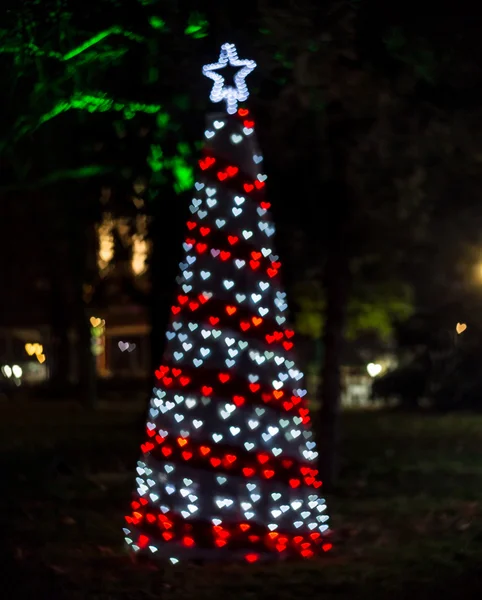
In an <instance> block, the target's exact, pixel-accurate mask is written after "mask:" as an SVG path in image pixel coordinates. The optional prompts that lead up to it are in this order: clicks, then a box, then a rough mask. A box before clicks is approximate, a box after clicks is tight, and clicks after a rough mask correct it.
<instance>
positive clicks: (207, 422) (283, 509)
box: [124, 45, 331, 563]
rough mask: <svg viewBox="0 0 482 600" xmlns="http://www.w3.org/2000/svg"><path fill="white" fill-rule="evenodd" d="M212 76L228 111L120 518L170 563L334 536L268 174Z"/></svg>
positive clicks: (216, 136) (217, 129)
mask: <svg viewBox="0 0 482 600" xmlns="http://www.w3.org/2000/svg"><path fill="white" fill-rule="evenodd" d="M223 48H224V52H225V54H223V51H222V53H221V57H220V61H219V63H218V64H217V65H215V66H216V67H220V64H221V66H225V64H226V63H227V62H228V61H229V60H230V56H231V58H232V57H233V55H232V54H229V52H231V50H229V52H228V49H226V47H223ZM228 48H231V46H230V45H228ZM223 57H224V58H223ZM233 60H234V59H233ZM236 60H237V59H236ZM248 62H249V61H248ZM235 66H238V65H235ZM208 67H209V65H208ZM253 68H254V67H253ZM251 70H252V69H251ZM208 72H209V73H211V71H209V70H208ZM214 80H215V88H216V82H217V81H219V80H216V79H214ZM220 85H221V88H222V86H223V82H221V84H220ZM221 88H219V89H218V92H216V93H217V94H218V95H220V96H221V95H222V94H224V93H225V96H222V97H220V99H225V100H227V104H228V113H230V114H231V116H229V117H227V118H226V119H222V120H220V119H219V116H218V117H217V118H214V117H210V118H209V119H208V123H207V127H206V131H205V137H206V140H207V142H206V147H205V150H204V154H203V157H202V158H201V160H200V161H199V167H200V171H201V177H200V179H199V180H198V181H196V183H195V185H194V194H195V195H194V198H193V200H192V203H191V205H190V207H189V211H190V216H189V219H188V221H187V233H186V237H185V240H184V243H183V248H184V252H185V256H184V259H183V260H182V261H181V263H180V269H181V274H180V275H179V276H178V277H177V283H178V285H179V288H178V292H177V294H176V297H175V301H174V303H173V305H172V307H171V321H170V324H169V327H168V329H167V332H166V337H167V346H166V349H165V353H164V357H163V363H162V365H161V366H160V367H159V368H158V369H157V370H156V371H155V378H156V384H155V387H154V389H153V393H152V397H151V402H150V407H149V412H148V417H147V423H146V439H145V441H144V443H143V444H142V446H141V450H142V452H143V457H142V459H141V460H140V461H139V463H138V466H137V477H136V484H137V485H136V497H135V499H134V500H133V502H132V505H131V507H132V511H131V513H130V514H129V515H127V516H126V527H125V529H124V532H125V535H126V542H127V544H128V545H129V547H130V548H131V549H132V550H133V551H134V552H149V553H150V554H157V555H159V556H163V557H168V558H169V559H170V560H171V562H172V563H176V562H178V561H179V560H180V559H181V558H185V559H190V558H194V559H211V560H223V559H226V558H227V557H229V558H230V559H232V558H236V557H239V558H240V559H243V560H245V561H247V562H249V563H252V562H256V561H258V560H262V559H264V558H268V559H269V558H272V557H274V556H282V557H285V556H298V557H303V558H310V557H312V556H314V555H315V554H318V553H320V552H321V553H323V552H326V551H328V550H329V549H330V548H331V543H330V542H329V539H328V533H329V532H328V525H327V520H328V517H327V516H326V515H325V511H326V504H325V501H324V499H323V498H322V496H321V495H320V488H321V485H322V484H321V481H320V480H319V478H318V470H317V468H316V464H315V461H316V459H317V457H318V453H317V451H316V445H315V442H314V441H313V434H312V431H311V428H310V423H311V419H310V415H309V410H308V407H307V400H306V395H307V392H306V389H305V388H304V387H303V383H302V381H303V373H302V372H301V371H300V370H299V368H298V367H297V365H296V361H295V358H294V356H293V337H294V331H293V330H292V329H290V328H289V327H288V324H287V317H286V313H287V309H288V306H287V301H286V292H284V291H283V289H282V288H281V284H280V280H279V271H280V268H281V262H280V260H279V257H278V256H277V255H276V254H275V251H274V248H273V243H272V240H273V236H274V233H275V227H274V224H273V222H272V220H271V217H270V214H269V208H270V203H269V202H267V201H266V200H265V199H264V197H263V194H264V187H265V182H266V179H267V177H266V174H265V173H263V172H262V171H261V168H262V167H261V165H262V161H263V159H262V156H261V154H260V152H259V150H258V148H257V146H256V140H255V135H254V125H255V123H254V121H253V119H252V118H250V116H249V111H248V110H247V109H244V108H242V109H238V110H237V111H235V113H232V112H230V111H231V110H232V107H233V106H234V101H236V102H237V101H238V100H239V99H240V96H239V94H238V92H236V94H234V93H233V95H231V96H229V94H228V92H222V90H221ZM216 89H217V88H216ZM223 89H224V88H223ZM213 91H214V88H213ZM246 93H247V92H246ZM241 95H242V93H241ZM228 96H229V97H230V98H231V100H229V99H228ZM216 97H218V96H216ZM230 102H231V104H230ZM230 107H231V108H230ZM218 147H220V148H223V152H222V155H221V154H219V155H218V154H217V152H216V148H218Z"/></svg>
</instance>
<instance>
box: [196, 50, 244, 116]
mask: <svg viewBox="0 0 482 600" xmlns="http://www.w3.org/2000/svg"><path fill="white" fill-rule="evenodd" d="M228 64H229V65H230V66H231V67H241V68H240V69H239V71H238V72H237V73H236V75H235V76H234V87H233V86H231V85H227V86H225V85H224V77H223V76H222V75H220V74H219V73H217V71H218V70H219V69H223V68H224V67H226V66H227V65H228ZM255 68H256V63H255V62H254V60H240V59H239V58H238V52H237V50H236V46H235V45H234V44H223V45H222V46H221V53H220V55H219V60H218V62H217V63H211V64H209V65H204V67H203V75H205V76H206V77H209V79H212V80H213V81H214V85H213V89H212V90H211V94H210V96H209V98H210V99H211V101H212V102H221V101H222V100H225V101H226V110H227V112H228V114H230V115H233V114H234V113H235V112H236V110H237V109H238V102H244V101H245V100H247V98H248V96H249V92H248V87H247V85H246V82H245V79H246V77H247V76H248V75H249V74H250V73H251V71H253V70H254V69H255Z"/></svg>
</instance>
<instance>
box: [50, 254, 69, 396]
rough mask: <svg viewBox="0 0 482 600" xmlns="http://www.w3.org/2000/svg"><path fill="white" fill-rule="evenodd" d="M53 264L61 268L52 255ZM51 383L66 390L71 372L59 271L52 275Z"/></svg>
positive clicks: (63, 290)
mask: <svg viewBox="0 0 482 600" xmlns="http://www.w3.org/2000/svg"><path fill="white" fill-rule="evenodd" d="M50 260H51V261H52V262H51V264H53V265H55V264H56V263H57V264H56V266H57V268H59V265H58V261H55V259H54V258H53V257H52V258H51V259H50ZM50 311H51V312H50V347H49V348H48V354H49V368H50V384H51V387H52V389H53V390H55V392H58V393H62V392H65V390H66V387H67V385H68V383H69V374H70V341H69V319H68V316H67V312H66V311H67V307H66V297H65V288H64V285H63V280H62V277H61V276H60V274H59V273H58V272H54V273H52V275H51V277H50Z"/></svg>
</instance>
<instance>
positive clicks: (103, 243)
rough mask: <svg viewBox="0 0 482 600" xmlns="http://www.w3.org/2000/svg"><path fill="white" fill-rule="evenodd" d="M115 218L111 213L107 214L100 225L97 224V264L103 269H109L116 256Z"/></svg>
mask: <svg viewBox="0 0 482 600" xmlns="http://www.w3.org/2000/svg"><path fill="white" fill-rule="evenodd" d="M113 230H114V220H113V219H112V216H111V215H110V214H108V213H107V214H106V215H105V216H104V219H103V221H102V223H101V224H100V225H98V226H97V237H98V243H99V250H98V253H97V264H98V266H99V269H100V270H101V271H104V270H105V269H107V267H108V266H109V264H110V263H111V261H112V259H113V258H114V234H113Z"/></svg>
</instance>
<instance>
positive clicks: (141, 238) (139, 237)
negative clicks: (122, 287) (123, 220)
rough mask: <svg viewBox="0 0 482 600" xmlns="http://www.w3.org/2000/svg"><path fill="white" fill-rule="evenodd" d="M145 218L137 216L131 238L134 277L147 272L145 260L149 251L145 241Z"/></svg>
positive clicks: (148, 245)
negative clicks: (134, 230) (134, 231)
mask: <svg viewBox="0 0 482 600" xmlns="http://www.w3.org/2000/svg"><path fill="white" fill-rule="evenodd" d="M146 238H147V217H146V215H138V216H137V218H136V233H135V234H134V235H133V236H132V259H131V267H132V272H133V273H134V275H142V274H143V273H145V272H146V271H147V258H148V256H149V252H150V249H151V246H150V242H148V241H147V239H146Z"/></svg>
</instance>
